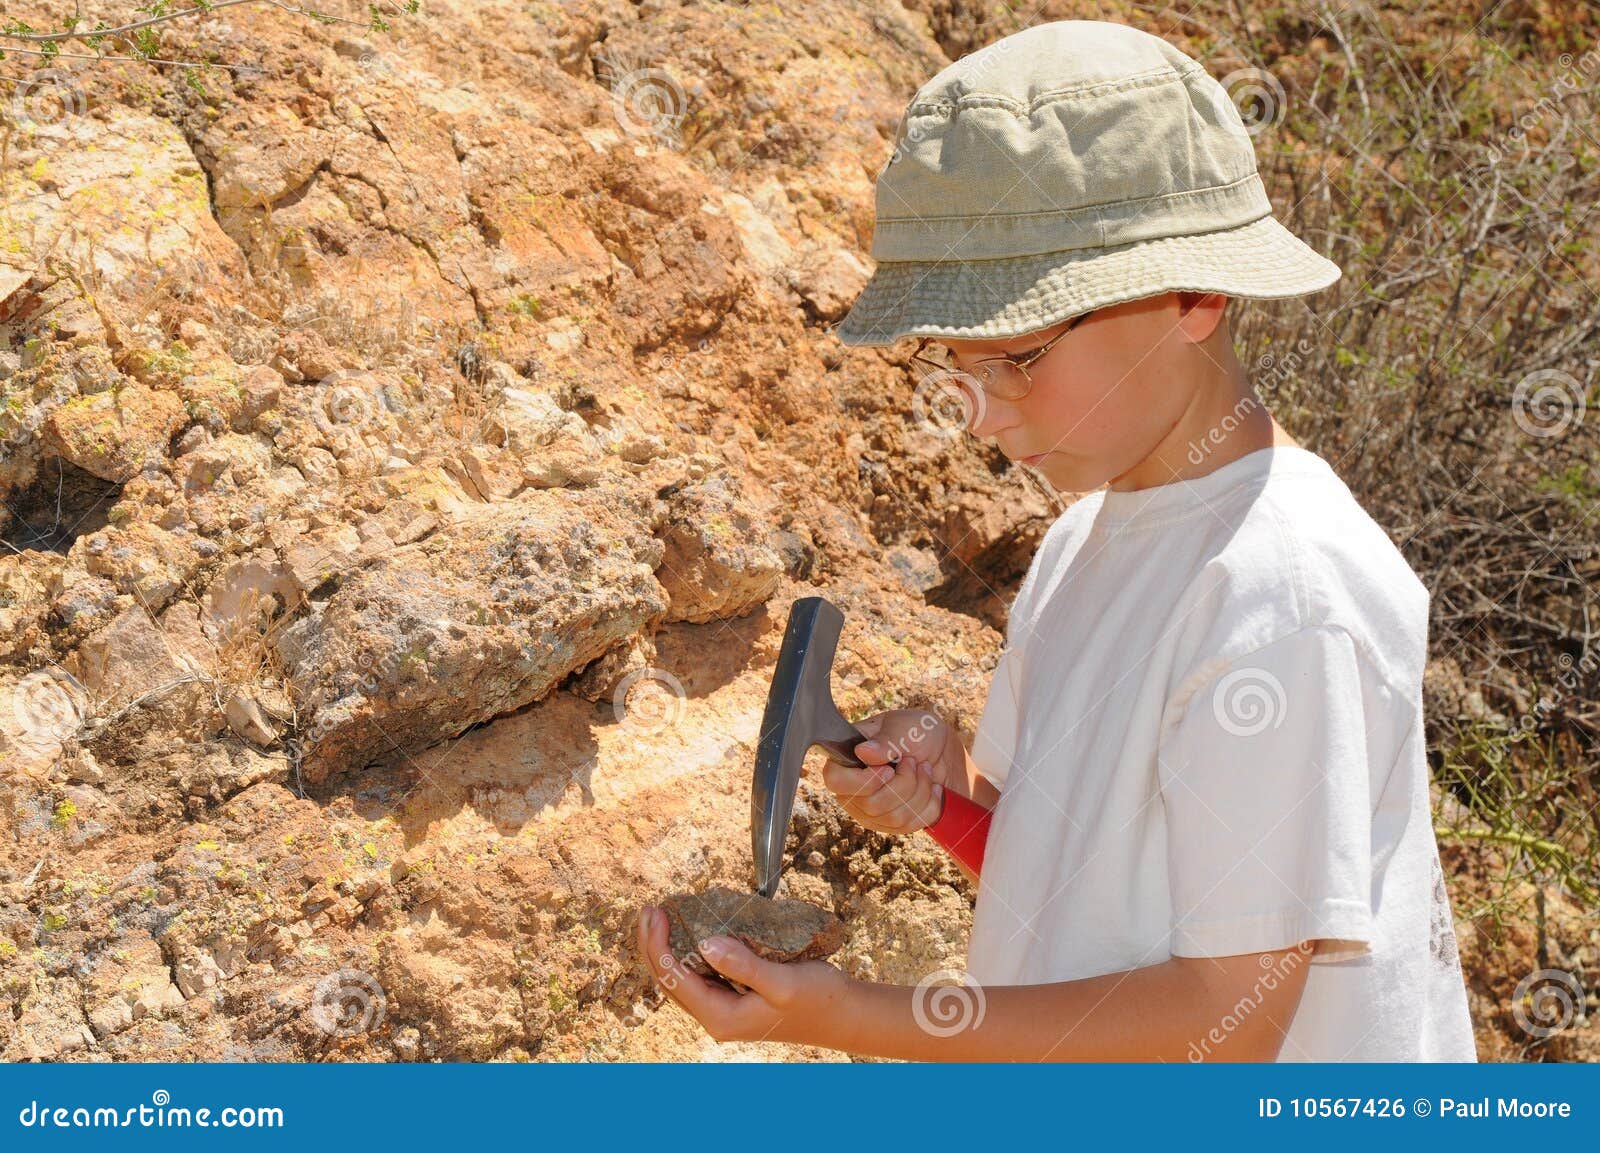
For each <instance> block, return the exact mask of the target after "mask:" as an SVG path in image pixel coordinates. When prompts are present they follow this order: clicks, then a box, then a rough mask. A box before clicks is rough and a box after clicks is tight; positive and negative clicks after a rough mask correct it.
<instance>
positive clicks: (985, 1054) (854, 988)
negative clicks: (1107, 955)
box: [815, 942, 1312, 1062]
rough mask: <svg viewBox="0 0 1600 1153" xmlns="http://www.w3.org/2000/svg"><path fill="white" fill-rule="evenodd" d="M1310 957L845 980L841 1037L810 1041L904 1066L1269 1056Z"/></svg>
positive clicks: (1305, 952)
mask: <svg viewBox="0 0 1600 1153" xmlns="http://www.w3.org/2000/svg"><path fill="white" fill-rule="evenodd" d="M1311 952H1312V943H1310V942H1307V943H1303V944H1302V945H1301V946H1300V947H1298V948H1295V949H1286V950H1281V951H1276V952H1269V953H1247V954H1242V955H1239V956H1232V957H1173V958H1171V959H1170V960H1167V961H1163V962H1162V963H1160V964H1157V965H1151V966H1149V967H1148V968H1143V969H1132V970H1128V971H1126V972H1121V973H1107V974H1105V975H1103V976H1099V977H1086V978H1083V979H1082V980H1077V981H1061V982H1056V983H1053V984H1047V985H1004V986H999V987H996V988H988V989H980V988H979V987H977V986H966V987H959V986H956V987H947V988H944V989H942V990H941V989H940V988H938V987H933V988H923V987H918V988H911V987H909V986H905V985H880V984H874V983H871V982H864V981H852V982H851V984H850V986H849V993H848V994H847V1005H848V1008H847V1011H845V1012H842V1013H839V1014H836V1015H831V1016H830V1019H831V1020H832V1021H833V1022H836V1023H837V1026H836V1027H837V1029H838V1035H837V1036H830V1037H827V1038H818V1039H817V1040H816V1042H815V1043H817V1044H823V1045H827V1046H829V1047H831V1048H836V1049H841V1050H844V1051H845V1052H849V1053H858V1054H863V1055H870V1056H878V1057H890V1058H898V1059H901V1060H908V1061H1186V1062H1187V1061H1201V1060H1223V1061H1273V1060H1276V1059H1277V1056H1278V1051H1279V1049H1280V1048H1281V1046H1282V1044H1283V1037H1284V1033H1285V1032H1286V1031H1287V1029H1288V1027H1289V1022H1290V1021H1291V1020H1292V1019H1293V1017H1294V1012H1295V1008H1296V1007H1297V1006H1298V1005H1299V1003H1300V994H1301V991H1302V990H1303V989H1304V987H1305V978H1306V970H1307V966H1308V963H1309V960H1310V955H1311ZM963 1014H964V1015H963ZM957 1022H960V1023H961V1024H962V1027H961V1028H959V1029H956V1028H954V1026H955V1025H956V1023H957ZM923 1023H927V1026H926V1027H924V1024H923Z"/></svg>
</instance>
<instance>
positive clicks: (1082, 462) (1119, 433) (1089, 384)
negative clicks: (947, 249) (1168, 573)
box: [940, 292, 1223, 492]
mask: <svg viewBox="0 0 1600 1153" xmlns="http://www.w3.org/2000/svg"><path fill="white" fill-rule="evenodd" d="M1197 300H1198V301H1200V302H1201V303H1200V304H1199V305H1198V307H1200V308H1201V309H1207V308H1210V309H1214V310H1215V313H1216V315H1215V317H1213V318H1210V323H1209V324H1204V323H1203V322H1204V321H1205V320H1206V319H1207V318H1205V317H1202V318H1201V321H1202V323H1201V324H1198V325H1197V324H1196V322H1195V319H1194V318H1193V317H1192V315H1191V313H1192V311H1193V309H1194V308H1195V307H1196V303H1195V302H1196V301H1197ZM1206 301H1210V302H1211V303H1210V304H1209V305H1207V304H1206V303H1204V302H1206ZM1222 303H1223V302H1222V299H1221V298H1220V297H1209V298H1206V297H1199V298H1197V297H1194V296H1192V295H1189V294H1186V295H1185V296H1183V297H1181V298H1180V296H1179V294H1178V293H1174V292H1169V293H1165V294H1163V295H1161V296H1153V297H1147V298H1145V299H1143V300H1135V301H1130V302H1128V303H1126V304H1119V305H1113V306H1111V307H1108V308H1102V309H1098V310H1096V311H1095V312H1093V313H1090V314H1089V315H1088V316H1086V317H1085V318H1084V319H1083V320H1082V321H1081V322H1080V323H1079V324H1077V325H1076V326H1074V327H1073V328H1072V331H1070V332H1068V333H1067V334H1066V335H1065V336H1064V337H1063V338H1062V339H1061V340H1059V341H1057V342H1056V343H1055V345H1054V347H1052V348H1051V349H1050V350H1049V351H1048V352H1046V353H1045V354H1044V355H1043V356H1042V357H1041V358H1039V359H1038V360H1036V361H1034V362H1033V363H1032V364H1031V365H1030V366H1029V368H1028V374H1029V375H1030V376H1031V377H1032V378H1033V386H1032V388H1031V389H1030V390H1029V391H1028V394H1027V395H1026V396H1024V397H1023V398H1022V399H1021V400H1001V399H997V398H996V397H993V396H990V395H988V394H987V393H985V394H982V395H980V396H979V397H977V398H976V402H975V409H970V410H969V412H970V413H971V416H972V419H971V421H970V424H969V430H970V431H971V432H972V434H973V435H974V436H978V437H983V438H984V439H992V440H994V442H995V443H996V444H997V445H998V446H999V448H1000V450H1001V451H1002V452H1004V453H1005V454H1006V455H1007V456H1008V457H1010V458H1011V459H1012V460H1025V461H1026V462H1027V463H1028V464H1031V465H1034V466H1035V467H1037V468H1038V469H1039V470H1040V471H1041V472H1042V473H1043V474H1044V475H1045V477H1046V478H1048V479H1049V481H1050V483H1051V484H1052V485H1053V486H1054V487H1055V488H1056V489H1057V490H1059V491H1062V492H1090V491H1092V490H1094V489H1096V488H1098V487H1099V486H1100V485H1102V484H1105V483H1106V482H1108V481H1113V480H1115V479H1116V478H1118V477H1120V476H1122V475H1123V474H1124V473H1126V472H1128V471H1129V470H1130V469H1132V468H1134V467H1135V466H1136V465H1138V464H1139V463H1140V462H1142V461H1144V460H1145V459H1146V458H1148V457H1149V456H1150V455H1151V453H1152V452H1153V451H1154V450H1155V449H1156V446H1157V445H1159V444H1160V443H1161V442H1162V440H1163V439H1164V438H1166V437H1167V436H1168V434H1169V433H1171V432H1172V430H1173V429H1174V427H1175V426H1176V425H1178V423H1179V422H1180V420H1181V419H1182V418H1183V415H1184V412H1185V410H1186V409H1187V408H1188V407H1189V405H1190V403H1191V401H1192V400H1193V397H1194V394H1195V391H1196V389H1197V388H1198V387H1199V382H1200V380H1201V379H1202V377H1201V376H1199V375H1198V374H1197V372H1196V368H1197V364H1196V361H1195V359H1194V358H1195V357H1197V356H1204V355H1207V350H1206V349H1204V348H1202V347H1199V345H1200V344H1201V343H1202V342H1203V341H1204V339H1205V338H1206V337H1207V336H1209V335H1210V333H1211V330H1213V329H1215V328H1216V327H1217V321H1219V320H1220V311H1221V307H1222ZM1070 323H1071V322H1070V321H1063V322H1061V323H1060V324H1056V325H1052V326H1051V327H1050V328H1047V329H1041V330H1039V331H1038V332H1030V333H1027V334H1025V335H1023V336H1015V337H1008V338H1006V339H1003V340H942V341H940V343H942V344H944V345H945V347H947V348H948V349H949V350H950V352H951V355H952V357H953V359H954V362H955V365H956V367H957V368H960V369H963V370H966V371H968V372H975V371H976V369H977V367H978V362H979V361H981V360H982V359H983V358H984V357H992V356H997V355H1001V354H1004V355H1007V356H1011V357H1019V356H1022V355H1023V354H1025V353H1027V352H1030V351H1032V350H1033V349H1036V348H1038V347H1039V346H1040V345H1042V344H1044V343H1045V342H1046V341H1047V340H1049V339H1050V338H1051V337H1053V336H1055V335H1056V334H1057V333H1059V332H1060V331H1061V330H1062V329H1064V328H1067V327H1068V325H1069V324H1070ZM1202 329H1204V331H1201V330H1202ZM1197 336H1198V337H1199V339H1196V338H1197Z"/></svg>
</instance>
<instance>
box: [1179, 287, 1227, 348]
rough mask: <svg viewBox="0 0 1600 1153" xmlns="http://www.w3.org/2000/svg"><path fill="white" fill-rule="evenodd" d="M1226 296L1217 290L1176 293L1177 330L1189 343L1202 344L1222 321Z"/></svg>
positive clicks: (1225, 306)
mask: <svg viewBox="0 0 1600 1153" xmlns="http://www.w3.org/2000/svg"><path fill="white" fill-rule="evenodd" d="M1227 306H1228V298H1227V297H1226V296H1223V295H1222V294H1221V293H1219V292H1180V293H1178V331H1179V332H1180V333H1182V334H1183V338H1184V339H1185V340H1187V341H1188V342H1189V343H1190V344H1203V343H1205V341H1207V340H1209V339H1210V338H1211V334H1212V333H1213V332H1215V331H1216V330H1217V326H1218V325H1219V324H1221V323H1222V316H1223V312H1224V310H1225V309H1226V308H1227Z"/></svg>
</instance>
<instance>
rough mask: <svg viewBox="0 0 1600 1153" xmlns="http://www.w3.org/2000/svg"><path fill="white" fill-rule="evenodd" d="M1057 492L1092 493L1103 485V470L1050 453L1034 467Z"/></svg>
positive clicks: (1104, 480) (1076, 459)
mask: <svg viewBox="0 0 1600 1153" xmlns="http://www.w3.org/2000/svg"><path fill="white" fill-rule="evenodd" d="M1034 471H1036V472H1038V473H1041V474H1042V475H1043V476H1044V478H1045V479H1046V480H1048V481H1049V482H1050V487H1052V488H1054V489H1055V490H1056V491H1057V492H1093V491H1094V490H1095V489H1097V488H1099V487H1100V486H1101V485H1103V484H1105V482H1106V479H1107V478H1106V477H1105V476H1104V475H1100V474H1103V473H1104V471H1105V470H1103V469H1096V468H1095V467H1094V466H1093V464H1091V463H1090V462H1088V461H1085V460H1082V459H1080V458H1078V457H1073V456H1068V455H1067V454H1066V453H1064V452H1052V453H1051V454H1050V455H1049V456H1047V457H1045V458H1044V459H1043V460H1041V461H1040V462H1039V463H1038V464H1037V465H1035V466H1034Z"/></svg>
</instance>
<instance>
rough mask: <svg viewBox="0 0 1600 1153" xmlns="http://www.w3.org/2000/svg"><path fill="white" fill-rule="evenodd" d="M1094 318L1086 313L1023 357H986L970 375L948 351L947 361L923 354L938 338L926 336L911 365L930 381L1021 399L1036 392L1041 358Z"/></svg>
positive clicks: (975, 365)
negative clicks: (1036, 367) (936, 379)
mask: <svg viewBox="0 0 1600 1153" xmlns="http://www.w3.org/2000/svg"><path fill="white" fill-rule="evenodd" d="M1089 315H1091V314H1090V313H1087V312H1083V313H1079V314H1078V315H1077V316H1074V317H1073V318H1072V322H1071V323H1070V324H1068V325H1067V327H1065V328H1063V329H1062V330H1061V331H1060V332H1058V333H1056V334H1055V335H1054V336H1052V337H1051V338H1050V339H1049V340H1047V341H1045V342H1044V343H1043V344H1041V345H1040V346H1039V347H1038V348H1034V349H1030V350H1029V351H1027V352H1025V353H1023V354H1022V355H1021V356H1016V357H1013V356H986V357H983V358H982V359H981V360H978V361H976V362H974V364H973V371H971V372H967V371H965V370H963V369H961V368H958V367H956V366H955V365H954V364H953V363H952V362H951V359H950V358H949V352H948V350H946V352H945V355H946V360H944V361H943V362H941V361H939V360H936V359H934V358H933V357H931V356H926V355H924V354H923V349H925V348H927V347H928V345H929V343H931V342H932V341H933V340H934V339H935V338H934V337H931V336H925V337H923V338H922V339H921V340H920V341H918V342H917V347H916V348H914V349H912V351H911V357H910V362H911V363H912V364H914V365H917V366H918V369H917V370H916V371H918V372H919V375H920V377H921V379H923V380H927V379H930V378H931V377H933V376H934V375H935V374H937V376H938V377H939V378H940V379H950V380H952V381H954V382H955V383H956V384H958V385H965V386H967V387H970V388H977V389H982V390H983V392H984V393H986V394H987V395H989V396H992V397H994V398H995V399H996V400H1021V399H1022V398H1023V397H1025V396H1027V395H1028V393H1029V392H1030V391H1031V390H1032V389H1033V377H1032V376H1031V375H1029V373H1028V369H1029V368H1031V367H1032V366H1034V365H1036V364H1038V363H1039V361H1040V359H1041V358H1042V357H1043V356H1044V355H1045V353H1047V352H1049V351H1050V350H1051V349H1052V348H1054V347H1055V344H1056V341H1058V340H1060V339H1061V338H1062V337H1063V336H1065V335H1067V333H1069V332H1071V331H1072V330H1073V329H1074V328H1077V327H1078V325H1079V324H1080V323H1082V322H1083V320H1084V318H1085V317H1087V316H1089Z"/></svg>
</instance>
